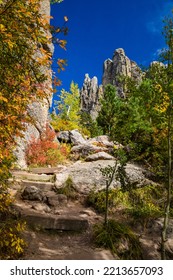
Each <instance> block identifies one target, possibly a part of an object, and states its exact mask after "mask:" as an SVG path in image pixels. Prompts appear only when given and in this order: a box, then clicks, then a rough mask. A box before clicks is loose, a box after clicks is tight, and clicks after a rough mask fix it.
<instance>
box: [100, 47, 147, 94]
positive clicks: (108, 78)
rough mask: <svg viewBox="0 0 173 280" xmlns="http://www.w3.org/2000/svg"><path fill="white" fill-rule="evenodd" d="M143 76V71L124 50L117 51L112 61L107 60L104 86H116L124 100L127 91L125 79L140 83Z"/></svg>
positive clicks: (104, 71)
mask: <svg viewBox="0 0 173 280" xmlns="http://www.w3.org/2000/svg"><path fill="white" fill-rule="evenodd" d="M141 76H142V71H141V69H140V68H139V67H138V65H137V64H136V62H134V61H132V60H130V59H129V58H128V57H127V56H126V55H125V52H124V50H123V49H121V48H120V49H116V50H115V52H114V54H113V58H112V60H111V59H107V60H105V62H104V65H103V77H102V84H103V86H105V85H107V84H112V85H114V86H116V88H117V93H118V95H119V96H120V97H123V98H124V97H125V94H126V89H125V85H124V82H123V79H124V78H125V77H129V78H132V79H134V80H136V81H139V82H140V80H141Z"/></svg>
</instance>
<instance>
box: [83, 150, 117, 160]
mask: <svg viewBox="0 0 173 280" xmlns="http://www.w3.org/2000/svg"><path fill="white" fill-rule="evenodd" d="M113 159H114V157H113V156H111V155H109V154H108V153H105V152H99V153H97V154H92V155H89V156H87V157H86V159H85V161H96V160H113Z"/></svg>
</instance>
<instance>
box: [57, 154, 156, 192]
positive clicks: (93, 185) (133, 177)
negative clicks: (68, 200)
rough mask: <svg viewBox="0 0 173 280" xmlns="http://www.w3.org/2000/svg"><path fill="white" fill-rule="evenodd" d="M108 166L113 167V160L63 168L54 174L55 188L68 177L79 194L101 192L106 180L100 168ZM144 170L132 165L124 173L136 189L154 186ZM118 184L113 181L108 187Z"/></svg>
mask: <svg viewBox="0 0 173 280" xmlns="http://www.w3.org/2000/svg"><path fill="white" fill-rule="evenodd" d="M108 165H110V166H114V165H115V160H109V161H108V160H100V159H98V160H97V161H90V162H83V161H77V162H75V163H74V164H72V165H70V166H66V167H64V169H63V170H61V172H59V173H56V181H55V188H57V189H59V188H61V187H62V186H63V185H64V183H65V182H66V180H67V179H68V178H69V177H70V178H71V180H72V181H73V184H74V186H75V189H76V190H77V191H78V192H79V193H81V194H88V193H89V192H90V191H91V190H93V189H96V190H101V189H104V188H105V186H106V179H105V177H104V176H103V175H102V173H101V171H100V170H101V168H105V167H107V166H108ZM143 171H144V170H143V169H142V168H141V167H139V166H137V165H134V164H127V166H126V172H127V175H128V177H129V180H130V182H131V183H132V184H134V185H136V186H137V187H141V186H144V185H151V184H154V183H153V182H152V181H151V180H149V179H147V178H146V177H145V175H144V172H143ZM118 186H120V182H119V181H118V180H114V181H113V182H112V184H111V186H110V187H112V188H113V187H115V188H116V187H118Z"/></svg>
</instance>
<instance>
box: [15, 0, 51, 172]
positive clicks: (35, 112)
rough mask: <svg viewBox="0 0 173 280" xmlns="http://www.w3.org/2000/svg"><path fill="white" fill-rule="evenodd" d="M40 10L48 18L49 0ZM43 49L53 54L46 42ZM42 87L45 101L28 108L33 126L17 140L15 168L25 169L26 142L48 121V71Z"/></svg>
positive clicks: (49, 104)
mask: <svg viewBox="0 0 173 280" xmlns="http://www.w3.org/2000/svg"><path fill="white" fill-rule="evenodd" d="M40 4H41V6H40V9H41V14H43V15H46V16H50V0H42V1H40ZM43 48H45V49H48V50H49V51H51V53H53V44H51V43H50V42H47V44H45V45H44V46H43ZM37 55H39V54H36V56H37ZM48 70H49V71H50V69H47V68H46V67H43V68H42V69H41V71H43V73H44V72H45V73H47V71H48ZM43 87H44V90H45V92H46V93H47V98H46V100H43V101H42V102H41V101H38V102H34V103H32V104H31V105H30V106H28V114H29V115H30V116H31V117H32V119H33V124H32V125H31V124H27V125H26V131H25V133H24V138H19V139H17V143H18V146H17V149H16V151H15V155H16V157H17V166H18V167H20V168H26V167H27V165H26V160H25V149H26V146H27V144H28V142H29V141H30V140H31V137H32V136H34V137H35V138H38V137H39V136H40V133H41V132H42V131H43V130H44V129H45V126H46V123H47V121H48V110H49V108H50V106H51V102H52V76H51V71H50V78H49V79H48V80H47V81H46V82H44V83H43Z"/></svg>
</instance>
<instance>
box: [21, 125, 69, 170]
mask: <svg viewBox="0 0 173 280" xmlns="http://www.w3.org/2000/svg"><path fill="white" fill-rule="evenodd" d="M69 153H70V147H69V146H68V145H67V144H61V145H60V144H58V143H57V142H55V132H54V131H52V130H51V129H50V128H49V126H48V125H47V126H46V130H45V132H44V133H43V134H42V135H41V137H40V138H39V139H36V138H34V137H32V139H31V141H30V143H29V144H28V146H27V148H26V152H25V154H26V161H27V164H28V165H29V166H32V167H34V166H35V167H36V166H48V165H51V166H55V165H57V164H58V163H62V162H63V161H65V160H66V159H67V158H68V156H69Z"/></svg>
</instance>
